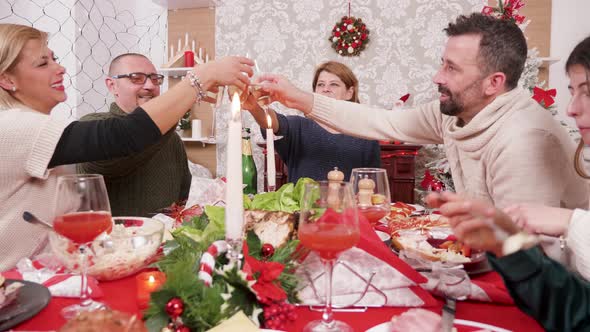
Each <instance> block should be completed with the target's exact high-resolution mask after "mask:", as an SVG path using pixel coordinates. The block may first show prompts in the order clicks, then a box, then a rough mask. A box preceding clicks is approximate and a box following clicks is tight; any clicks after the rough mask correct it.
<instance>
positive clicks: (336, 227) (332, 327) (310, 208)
mask: <svg viewBox="0 0 590 332" xmlns="http://www.w3.org/2000/svg"><path fill="white" fill-rule="evenodd" d="M298 234H299V240H300V241H301V244H302V245H303V246H304V247H306V248H308V249H310V250H312V251H315V252H316V253H317V254H318V255H319V256H320V260H321V261H322V264H323V265H324V269H325V273H326V292H325V294H326V300H325V304H326V306H325V310H324V314H323V315H322V319H321V320H315V321H312V322H309V323H308V324H307V325H306V326H305V328H304V330H303V331H353V330H352V328H351V327H350V326H349V325H347V324H346V323H344V322H341V321H337V320H334V318H333V316H332V272H333V269H334V263H335V262H336V258H337V257H338V256H339V255H340V253H341V252H343V251H345V250H348V249H350V248H352V247H353V246H355V245H356V244H357V242H358V241H359V238H360V232H359V227H358V210H357V208H356V201H355V198H354V195H353V193H352V188H351V186H350V184H349V183H347V182H335V183H329V182H327V181H320V182H318V183H308V184H306V186H305V189H304V193H303V203H302V205H301V211H300V217H299V230H298Z"/></svg>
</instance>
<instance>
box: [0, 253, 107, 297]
mask: <svg viewBox="0 0 590 332" xmlns="http://www.w3.org/2000/svg"><path fill="white" fill-rule="evenodd" d="M16 267H17V269H16V270H12V271H9V272H6V273H4V276H6V277H7V278H11V279H22V280H27V281H31V282H36V283H38V284H42V285H44V286H45V287H47V288H48V289H49V292H50V293H51V295H52V296H56V297H74V298H79V297H80V284H81V277H80V275H74V274H69V273H63V268H62V269H60V270H53V269H51V268H49V267H45V266H43V265H42V264H40V263H38V262H35V263H33V262H32V261H31V260H30V259H28V258H23V259H21V260H20V261H19V262H18V263H17V265H16ZM88 293H89V295H90V297H91V298H99V297H102V296H103V293H102V290H101V289H100V288H99V287H98V281H96V279H94V278H92V277H90V276H88Z"/></svg>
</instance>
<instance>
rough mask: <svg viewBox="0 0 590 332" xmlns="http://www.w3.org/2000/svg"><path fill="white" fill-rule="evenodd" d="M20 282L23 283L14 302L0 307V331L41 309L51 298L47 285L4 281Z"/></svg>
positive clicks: (28, 317) (22, 320)
mask: <svg viewBox="0 0 590 332" xmlns="http://www.w3.org/2000/svg"><path fill="white" fill-rule="evenodd" d="M13 282H20V283H22V284H24V286H23V287H21V288H20V289H19V293H18V296H17V298H16V300H14V302H12V303H11V304H9V305H8V306H7V307H4V308H2V309H0V331H4V330H8V329H9V328H11V327H13V326H16V325H18V324H20V323H22V322H24V321H26V320H28V319H30V318H31V317H33V316H35V315H36V314H37V313H38V312H39V311H41V310H42V309H43V308H45V306H47V304H48V303H49V300H50V299H51V293H49V289H47V287H45V286H43V285H41V284H37V283H34V282H30V281H25V280H14V279H6V283H7V284H10V283H13Z"/></svg>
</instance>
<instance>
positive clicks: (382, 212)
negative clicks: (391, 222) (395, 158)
mask: <svg viewBox="0 0 590 332" xmlns="http://www.w3.org/2000/svg"><path fill="white" fill-rule="evenodd" d="M350 184H351V185H352V190H353V192H354V194H355V198H356V201H357V206H358V209H359V212H360V213H361V214H362V215H363V216H364V217H365V218H367V220H368V221H369V223H371V224H372V225H376V224H377V223H379V220H381V219H383V217H385V216H387V215H388V214H389V212H390V211H391V194H390V192H389V179H388V178H387V171H386V170H385V169H383V168H353V169H352V172H351V174H350Z"/></svg>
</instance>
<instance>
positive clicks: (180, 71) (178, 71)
mask: <svg viewBox="0 0 590 332" xmlns="http://www.w3.org/2000/svg"><path fill="white" fill-rule="evenodd" d="M191 69H193V67H175V68H158V69H157V70H158V73H162V75H164V76H169V77H184V75H186V72H187V71H189V70H191Z"/></svg>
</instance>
